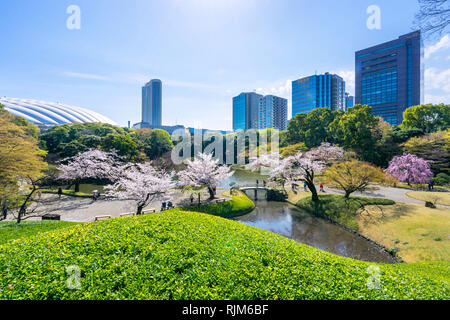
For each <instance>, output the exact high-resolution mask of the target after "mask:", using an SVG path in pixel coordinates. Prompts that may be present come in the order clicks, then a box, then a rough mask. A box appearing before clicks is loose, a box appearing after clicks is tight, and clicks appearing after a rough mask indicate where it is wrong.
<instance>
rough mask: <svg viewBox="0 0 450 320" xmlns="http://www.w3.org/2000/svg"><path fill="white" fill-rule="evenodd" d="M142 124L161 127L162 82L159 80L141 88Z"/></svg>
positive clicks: (154, 80)
mask: <svg viewBox="0 0 450 320" xmlns="http://www.w3.org/2000/svg"><path fill="white" fill-rule="evenodd" d="M142 122H143V123H147V124H149V125H151V126H155V127H158V126H161V125H162V82H161V80H159V79H153V80H151V81H150V82H148V83H147V84H146V85H145V86H144V87H142Z"/></svg>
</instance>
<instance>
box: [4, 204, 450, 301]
mask: <svg viewBox="0 0 450 320" xmlns="http://www.w3.org/2000/svg"><path fill="white" fill-rule="evenodd" d="M370 265H373V263H367V262H363V261H356V260H352V259H349V258H343V257H339V256H336V255H333V254H330V253H327V252H324V251H321V250H319V249H316V248H312V247H309V246H306V245H303V244H301V243H297V242H295V241H294V240H290V239H287V238H285V237H282V236H279V235H276V234H274V233H271V232H268V231H264V230H261V229H257V228H253V227H250V226H246V225H244V224H241V223H238V222H235V221H231V220H228V219H223V218H220V217H216V216H212V215H208V214H203V213H196V212H189V211H184V210H182V209H174V210H169V211H165V212H161V213H156V214H151V215H145V216H134V217H129V218H117V219H111V220H105V221H101V222H97V223H85V224H79V225H76V226H74V227H69V228H64V229H60V230H55V231H53V232H49V233H40V234H37V235H34V236H31V237H27V238H23V239H20V240H18V241H16V242H14V243H8V244H5V245H2V246H0V299H44V300H45V299H248V300H252V299H450V284H449V282H448V281H449V280H450V275H449V272H448V271H449V263H446V262H440V263H434V264H420V263H418V264H412V265H403V264H394V265H389V264H378V266H379V268H380V277H381V288H380V289H379V290H371V289H369V288H368V287H367V280H368V278H369V277H370V273H368V271H367V270H368V267H369V266H370ZM69 266H78V267H79V268H80V270H81V289H80V290H70V289H68V288H67V286H66V281H67V279H68V274H67V272H66V268H67V267H69Z"/></svg>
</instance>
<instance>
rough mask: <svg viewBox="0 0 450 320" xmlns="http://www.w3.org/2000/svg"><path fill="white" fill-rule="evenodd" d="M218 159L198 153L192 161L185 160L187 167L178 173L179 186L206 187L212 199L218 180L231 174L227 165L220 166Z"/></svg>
mask: <svg viewBox="0 0 450 320" xmlns="http://www.w3.org/2000/svg"><path fill="white" fill-rule="evenodd" d="M218 163H219V160H218V159H217V160H213V158H212V154H205V153H200V154H199V155H198V157H197V158H195V159H194V160H193V161H191V160H187V168H186V169H185V170H183V171H180V172H179V173H178V180H179V183H180V186H184V187H186V186H191V187H195V188H206V189H207V190H208V192H209V196H210V199H214V196H215V194H214V190H213V187H215V186H216V185H217V184H218V183H219V182H221V181H223V180H225V179H227V178H229V177H230V176H232V175H233V173H234V172H233V171H230V168H229V167H228V166H224V165H223V166H220V165H219V164H218Z"/></svg>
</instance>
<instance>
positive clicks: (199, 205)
mask: <svg viewBox="0 0 450 320" xmlns="http://www.w3.org/2000/svg"><path fill="white" fill-rule="evenodd" d="M200 204H201V203H200V192H199V193H198V206H199V207H200Z"/></svg>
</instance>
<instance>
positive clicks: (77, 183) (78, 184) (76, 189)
mask: <svg viewBox="0 0 450 320" xmlns="http://www.w3.org/2000/svg"><path fill="white" fill-rule="evenodd" d="M75 192H80V181H75Z"/></svg>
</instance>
